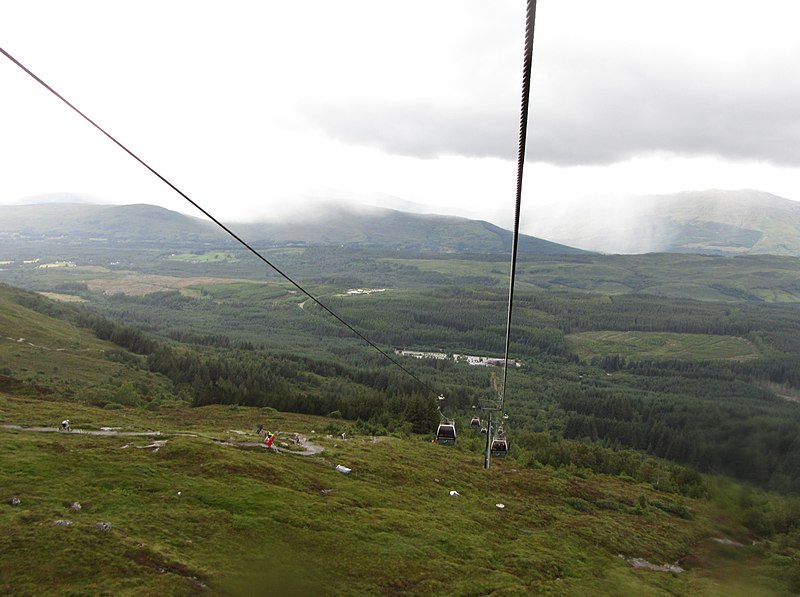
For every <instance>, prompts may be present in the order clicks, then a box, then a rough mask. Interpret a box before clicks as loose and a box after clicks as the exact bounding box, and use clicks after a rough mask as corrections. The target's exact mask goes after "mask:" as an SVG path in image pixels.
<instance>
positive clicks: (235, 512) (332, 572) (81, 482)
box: [0, 394, 796, 595]
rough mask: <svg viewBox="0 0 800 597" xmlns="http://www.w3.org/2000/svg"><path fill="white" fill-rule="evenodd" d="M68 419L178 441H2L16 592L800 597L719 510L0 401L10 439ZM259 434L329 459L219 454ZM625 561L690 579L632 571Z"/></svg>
mask: <svg viewBox="0 0 800 597" xmlns="http://www.w3.org/2000/svg"><path fill="white" fill-rule="evenodd" d="M64 413H67V414H69V415H71V419H72V421H73V425H74V427H76V428H80V429H83V430H90V429H98V428H99V427H100V426H111V427H120V428H122V430H132V431H140V430H154V429H156V430H159V431H162V432H163V433H164V434H165V435H163V436H162V437H161V438H159V439H161V440H162V441H164V440H166V443H165V444H162V445H161V447H160V448H159V449H158V450H155V449H154V448H153V447H151V448H144V446H147V445H151V446H152V441H153V438H145V437H142V438H137V437H133V438H131V437H115V436H106V437H103V436H91V435H86V434H81V433H79V432H72V433H70V434H64V433H55V432H53V433H34V432H26V431H23V430H17V429H8V428H0V449H2V451H3V453H4V454H6V455H7V457H6V458H5V459H4V461H5V464H4V466H3V468H2V472H0V477H1V478H0V482H1V484H2V487H3V492H4V495H3V498H4V499H8V498H9V497H12V496H13V497H17V498H18V499H20V500H21V503H20V504H19V505H17V506H11V505H8V504H5V505H3V507H2V508H1V509H0V550H2V552H3V553H4V557H3V558H2V559H1V560H0V579H2V580H0V592H3V593H4V594H10V595H23V594H37V595H51V594H52V595H56V594H64V592H65V591H66V592H69V593H71V594H100V593H112V594H115V595H134V594H135V595H140V594H171V595H192V594H196V593H200V592H205V593H206V594H222V595H249V594H254V593H259V594H267V595H272V594H275V595H277V594H282V595H301V594H310V593H320V592H324V593H326V594H331V595H378V594H398V593H403V594H412V595H445V594H446V595H474V594H476V593H480V594H503V595H530V594H551V595H579V594H594V595H619V594H630V595H633V594H636V595H669V594H702V595H781V594H789V589H790V587H792V586H794V585H793V584H792V583H793V582H794V581H793V578H794V576H796V570H795V568H796V564H792V563H791V562H792V557H793V554H794V553H796V552H795V551H794V549H795V548H794V547H791V546H790V544H786V543H784V545H783V547H779V546H778V545H777V544H772V543H769V542H764V541H761V540H760V539H759V538H758V536H756V535H755V534H753V532H752V531H750V530H748V529H746V528H745V527H744V526H743V525H742V524H741V523H740V522H738V521H737V517H738V516H740V514H739V511H738V510H737V507H735V506H730V505H726V504H725V503H724V501H723V500H722V499H721V498H720V499H716V498H705V499H692V498H687V497H684V496H681V495H677V494H674V493H669V492H664V491H659V490H657V489H655V488H654V487H653V486H652V485H651V484H649V483H644V482H637V481H635V480H633V479H631V478H625V477H614V476H608V475H597V474H594V473H592V472H591V471H588V470H579V469H574V468H573V469H570V468H552V467H549V466H545V467H541V465H538V466H536V467H534V468H529V467H524V466H522V464H521V463H520V462H515V461H514V460H508V461H499V460H498V461H495V465H494V467H493V468H492V469H490V470H489V471H486V470H483V469H482V468H481V464H482V459H481V456H480V449H479V448H478V447H477V445H474V442H473V448H472V449H470V448H469V446H466V447H464V448H463V449H461V448H455V449H450V448H445V447H441V446H438V445H436V444H432V443H430V441H428V439H427V438H424V437H419V438H417V437H412V438H408V439H401V438H393V437H388V438H377V439H376V438H372V437H369V436H363V435H351V436H349V437H348V439H346V440H341V439H340V438H338V435H335V434H336V433H337V432H338V431H339V430H340V429H344V428H345V425H343V423H342V422H341V421H336V420H322V419H319V418H312V417H303V416H296V415H289V414H282V413H276V412H275V411H271V410H258V409H231V408H230V407H206V408H201V409H189V410H187V409H168V410H161V411H159V412H157V413H148V412H146V411H141V410H135V409H134V410H131V409H123V410H119V411H112V412H109V411H107V410H103V409H96V408H92V407H86V406H81V405H75V404H65V403H64V402H63V401H59V400H54V401H50V400H42V399H40V398H37V399H28V398H20V397H15V396H9V395H6V394H0V422H1V423H2V424H6V425H7V424H20V425H42V426H51V427H52V426H54V424H55V422H56V421H58V420H59V419H60V418H61V417H62V416H64ZM256 423H264V424H266V426H267V428H269V429H272V430H275V431H278V432H279V441H282V440H283V439H284V438H286V439H288V438H289V437H291V436H292V434H294V433H301V434H307V435H308V436H309V438H311V439H310V440H309V441H312V442H315V443H317V444H319V445H320V446H322V447H323V448H324V451H323V452H322V454H321V455H319V456H311V457H303V456H292V455H290V454H280V453H267V452H266V451H265V450H263V449H246V448H243V447H237V446H235V445H226V444H223V443H219V442H214V441H211V439H209V438H216V439H220V440H223V439H224V440H233V441H237V440H241V439H242V438H244V439H247V440H250V441H252V440H253V439H255V435H254V431H253V428H254V426H255V424H256ZM176 431H177V432H181V433H187V432H191V433H197V434H198V435H199V436H191V435H170V432H176ZM348 431H350V429H348ZM330 432H333V434H331V435H328V433H330ZM467 444H470V442H469V441H468V442H467ZM125 446H127V447H125ZM336 464H341V465H344V466H347V467H349V468H351V469H352V472H351V473H350V474H347V475H345V474H341V473H339V472H337V471H336V470H335V468H334V465H336ZM708 489H709V491H710V492H711V494H712V495H715V494H716V493H717V492H718V491H719V488H717V486H716V485H714V484H713V483H712V485H710V486H709V488H708ZM451 491H457V492H458V494H459V495H458V496H455V497H454V496H451V495H450V492H451ZM724 491H725V492H726V493H727V492H730V493H732V494H736V493H741V491H742V490H741V489H739V488H735V487H734V486H731V485H726V486H725V488H724ZM742 495H744V494H742ZM751 499H754V500H756V501H758V500H759V499H762V498H759V496H757V495H755V494H753V495H751ZM76 501H77V502H79V503H80V504H81V506H82V507H81V510H80V511H77V512H76V511H71V510H70V504H72V503H74V502H76ZM497 504H503V505H504V508H502V509H500V508H499V507H498V506H497ZM772 507H773V508H775V507H783V506H780V504H779V503H778V502H773V506H772ZM56 520H69V521H71V523H72V524H71V526H68V527H64V526H58V525H56V524H55V521H56ZM98 523H109V524H110V525H111V526H110V529H109V530H105V531H104V530H100V529H98V528H97V525H98ZM754 539H755V540H756V543H755V544H754V545H751V543H752V542H753V540H754ZM718 540H726V541H735V542H737V543H739V544H741V545H739V546H736V545H724V544H721V543H719V542H718ZM43 554H47V557H42V555H43ZM620 555H622V556H625V557H628V558H644V559H647V560H649V561H650V562H651V563H654V564H658V565H661V564H664V563H677V564H678V565H680V566H682V567H683V568H685V569H686V571H685V572H682V573H670V572H658V571H650V570H641V569H634V568H633V567H631V566H630V565H629V564H628V563H626V561H624V560H623V559H622V558H620ZM793 566H794V567H793ZM793 575H794V576H793Z"/></svg>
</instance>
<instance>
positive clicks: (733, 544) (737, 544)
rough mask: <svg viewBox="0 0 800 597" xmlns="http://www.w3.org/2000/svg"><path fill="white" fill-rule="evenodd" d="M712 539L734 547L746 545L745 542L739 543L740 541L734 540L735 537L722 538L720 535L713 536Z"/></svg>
mask: <svg viewBox="0 0 800 597" xmlns="http://www.w3.org/2000/svg"><path fill="white" fill-rule="evenodd" d="M711 540H712V541H714V542H716V543H719V544H720V545H730V546H732V547H744V545H743V544H741V543H739V542H738V541H734V540H733V539H721V538H719V537H712V538H711Z"/></svg>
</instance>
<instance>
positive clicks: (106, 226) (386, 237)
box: [0, 203, 585, 255]
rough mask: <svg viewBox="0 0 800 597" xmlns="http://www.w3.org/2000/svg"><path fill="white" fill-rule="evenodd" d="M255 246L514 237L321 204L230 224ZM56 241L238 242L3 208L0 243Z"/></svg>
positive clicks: (447, 248)
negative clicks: (302, 214) (288, 215)
mask: <svg viewBox="0 0 800 597" xmlns="http://www.w3.org/2000/svg"><path fill="white" fill-rule="evenodd" d="M229 228H230V229H231V230H233V231H234V232H235V233H236V234H237V235H238V236H240V237H241V238H242V239H244V240H246V241H247V242H248V243H250V244H251V245H255V246H282V245H340V246H350V247H356V248H383V249H393V250H411V251H423V252H434V253H502V252H510V250H511V242H512V233H511V232H510V231H508V230H504V229H503V228H500V227H499V226H495V225H494V224H490V223H489V222H485V221H481V220H470V219H467V218H459V217H455V216H439V215H421V214H412V213H406V212H401V211H395V210H391V209H383V208H369V209H355V208H347V207H341V206H340V207H330V206H329V207H326V208H322V209H321V210H317V211H316V212H315V213H314V214H312V215H310V216H309V217H307V218H305V219H303V220H298V221H283V222H253V223H244V224H236V223H234V224H231V225H230V226H229ZM45 241H60V242H64V243H67V244H80V243H102V242H105V243H112V244H127V245H132V244H136V243H142V244H147V245H151V246H152V245H155V244H163V245H164V246H165V247H167V246H175V245H182V246H191V245H194V244H200V245H217V246H220V245H226V244H231V243H233V242H235V241H234V240H233V239H231V238H230V237H229V236H227V235H225V233H224V232H223V231H222V230H220V229H219V228H218V227H217V226H216V225H214V224H212V223H211V222H207V221H205V220H202V219H200V218H195V217H192V216H187V215H184V214H180V213H178V212H174V211H170V210H167V209H164V208H162V207H158V206H154V205H146V204H136V205H96V204H86V203H80V204H72V203H52V204H46V203H40V204H36V205H18V206H0V243H1V242H15V243H22V242H45ZM518 249H519V251H520V253H528V254H545V255H572V254H579V253H584V252H585V251H582V250H580V249H575V248H572V247H568V246H566V245H561V244H558V243H554V242H550V241H546V240H542V239H539V238H536V237H533V236H527V235H520V238H519V246H518Z"/></svg>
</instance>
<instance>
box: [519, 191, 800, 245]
mask: <svg viewBox="0 0 800 597" xmlns="http://www.w3.org/2000/svg"><path fill="white" fill-rule="evenodd" d="M535 224H536V229H535V231H534V233H535V234H537V235H538V236H541V237H544V238H548V239H551V240H553V241H555V242H561V243H565V244H568V245H570V246H575V247H580V248H583V249H586V250H590V251H597V252H601V253H629V254H637V253H655V252H664V253H704V254H717V255H748V254H749V255H782V256H800V202H796V201H791V200H789V199H784V198H782V197H778V196H776V195H772V194H770V193H765V192H763V191H755V190H736V191H731V190H719V189H713V190H706V191H691V192H684V193H677V194H672V195H653V196H645V197H627V198H622V199H617V200H609V201H603V202H602V203H600V202H598V203H596V204H592V205H585V206H581V208H580V210H578V209H576V208H572V207H565V208H562V209H560V210H545V212H544V213H542V214H541V216H539V217H538V218H537V222H536V223H535Z"/></svg>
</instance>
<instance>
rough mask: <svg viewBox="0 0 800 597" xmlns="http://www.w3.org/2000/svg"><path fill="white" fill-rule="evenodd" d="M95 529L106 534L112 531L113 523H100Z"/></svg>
mask: <svg viewBox="0 0 800 597" xmlns="http://www.w3.org/2000/svg"><path fill="white" fill-rule="evenodd" d="M94 528H96V529H97V530H98V531H103V532H104V533H106V532H108V531H110V530H111V523H110V522H98V523H97V524H96V525H94Z"/></svg>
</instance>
